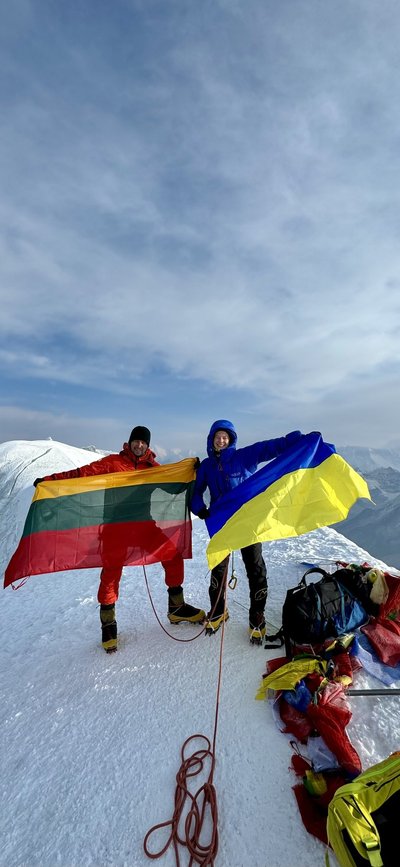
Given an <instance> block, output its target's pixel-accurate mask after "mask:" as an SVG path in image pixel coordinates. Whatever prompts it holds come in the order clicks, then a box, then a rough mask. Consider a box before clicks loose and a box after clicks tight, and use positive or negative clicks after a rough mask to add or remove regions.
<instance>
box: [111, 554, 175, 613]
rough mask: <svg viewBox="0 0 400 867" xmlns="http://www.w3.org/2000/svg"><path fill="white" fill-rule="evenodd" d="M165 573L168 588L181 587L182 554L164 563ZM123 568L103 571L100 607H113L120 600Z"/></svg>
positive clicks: (118, 567)
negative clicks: (119, 592)
mask: <svg viewBox="0 0 400 867" xmlns="http://www.w3.org/2000/svg"><path fill="white" fill-rule="evenodd" d="M162 565H163V567H164V572H165V583H166V585H167V587H180V586H181V584H183V578H184V567H183V558H182V556H181V554H176V555H175V557H173V558H172V560H166V561H165V562H163V563H162ZM122 569H123V567H122V566H117V567H114V568H109V569H102V570H101V574H100V584H99V590H98V593H97V600H98V602H100V605H113V603H114V602H116V601H117V599H118V591H119V582H120V580H121V575H122Z"/></svg>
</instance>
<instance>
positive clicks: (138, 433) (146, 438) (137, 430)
mask: <svg viewBox="0 0 400 867" xmlns="http://www.w3.org/2000/svg"><path fill="white" fill-rule="evenodd" d="M150 439H151V433H150V431H149V429H148V427H141V426H140V424H139V425H137V427H134V428H133V431H132V433H131V435H130V437H129V445H130V444H131V442H132V440H143V442H144V443H147V445H148V446H149V445H150Z"/></svg>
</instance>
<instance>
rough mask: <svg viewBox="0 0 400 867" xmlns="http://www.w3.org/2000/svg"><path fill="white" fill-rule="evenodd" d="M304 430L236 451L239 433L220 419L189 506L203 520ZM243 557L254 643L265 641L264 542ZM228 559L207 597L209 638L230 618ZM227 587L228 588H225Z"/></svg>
mask: <svg viewBox="0 0 400 867" xmlns="http://www.w3.org/2000/svg"><path fill="white" fill-rule="evenodd" d="M302 436H303V434H302V433H301V432H300V431H292V432H291V433H289V434H287V436H284V437H278V438H276V439H271V440H263V441H262V442H257V443H253V445H251V446H246V447H245V448H241V449H236V443H237V433H236V430H235V428H234V425H233V424H232V422H231V421H228V420H227V419H218V420H217V421H215V422H214V424H212V425H211V428H210V433H209V434H208V437H207V454H208V458H205V459H204V460H203V461H202V462H201V464H200V467H199V469H198V470H197V476H196V482H195V487H194V492H193V497H192V502H191V510H192V512H193V514H194V515H198V517H199V518H201V519H203V520H204V519H205V518H207V517H208V516H209V514H210V511H212V508H213V505H214V504H215V503H216V502H217V501H218V500H219V498H220V497H222V496H223V495H224V494H226V493H227V492H228V491H231V490H232V489H233V488H235V487H236V486H237V485H240V484H241V482H243V481H244V480H245V479H247V478H248V477H249V476H251V475H252V474H253V473H255V472H256V470H257V467H258V464H261V463H264V462H265V461H269V460H271V459H272V458H276V457H277V456H278V455H281V454H283V453H284V452H285V451H287V450H288V449H289V448H291V447H292V446H293V445H294V444H295V443H296V442H298V441H299V440H300V439H301V438H302ZM207 488H208V490H209V494H210V506H209V507H207V506H206V504H205V502H204V499H203V495H204V493H205V491H206V489H207ZM241 554H242V558H243V562H244V566H245V569H246V574H247V578H248V581H249V590H250V609H249V634H250V640H251V641H253V642H255V643H261V641H262V639H263V637H264V635H265V617H264V611H265V605H266V601H267V592H268V584H267V569H266V565H265V562H264V558H263V555H262V545H261V542H257V543H255V544H253V545H248V546H247V547H246V548H242V549H241ZM228 563H229V556H228V557H226V558H225V559H224V560H223V561H222V562H221V563H219V564H218V566H215V568H214V569H213V570H212V572H211V580H210V587H209V591H208V592H209V596H210V603H211V609H210V611H209V613H208V615H207V619H206V634H208V635H211V634H212V633H214V632H216V631H217V629H219V627H220V626H221V624H222V622H223V620H227V619H228V617H229V614H228V611H227V609H226V608H225V587H226V581H225V580H224V579H225V576H226V574H227V569H228ZM222 585H224V586H222Z"/></svg>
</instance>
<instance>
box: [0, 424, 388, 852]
mask: <svg viewBox="0 0 400 867" xmlns="http://www.w3.org/2000/svg"><path fill="white" fill-rule="evenodd" d="M93 459H94V458H93V453H92V452H88V451H86V450H81V449H76V448H73V447H71V446H68V445H65V444H63V443H55V442H52V441H48V440H40V441H34V442H24V441H18V442H11V443H3V444H2V445H1V446H0V514H1V523H0V526H1V537H2V545H1V561H2V567H3V571H4V568H5V565H6V563H7V562H8V560H9V558H10V557H11V554H12V553H13V551H14V549H15V547H16V545H17V544H18V540H19V535H20V532H21V529H22V525H23V521H24V517H25V515H26V512H27V510H28V507H29V503H30V500H31V497H32V495H33V488H32V481H33V479H34V478H36V477H37V476H41V475H44V474H47V473H50V472H54V471H58V470H63V469H69V468H71V467H72V466H78V465H79V464H84V463H87V462H88V461H90V460H93ZM206 544H207V533H206V529H205V526H204V523H203V522H201V521H195V522H194V525H193V559H192V560H189V561H186V563H185V573H186V578H185V595H186V598H187V599H188V601H190V602H192V603H194V604H199V605H201V606H202V607H204V608H206V607H208V592H207V590H208V574H207V565H206V559H205V548H206ZM264 555H265V559H266V562H267V564H268V575H269V597H268V604H267V615H268V619H269V620H270V622H271V623H272V624H274V625H276V626H278V625H279V624H280V615H281V607H282V602H283V600H284V597H285V593H286V589H287V588H288V587H292V586H294V585H295V584H296V583H297V582H298V580H299V579H300V577H301V575H302V573H303V572H304V571H305V568H306V566H305V563H306V562H307V563H309V562H314V563H316V562H318V563H320V564H321V565H324V566H326V567H328V568H330V567H333V565H334V561H335V560H336V559H343V560H347V561H352V562H357V561H358V562H362V561H364V560H365V559H369V560H370V562H373V563H376V564H377V565H383V564H382V563H381V561H377V560H374V559H372V558H370V557H369V555H368V552H366V551H365V550H362V549H360V548H358V547H357V546H356V545H355V544H353V543H351V542H349V541H348V540H347V539H345V538H344V537H343V536H341V535H340V534H339V533H337V532H336V531H335V530H333V529H330V528H326V529H322V530H317V531H315V532H313V533H309V534H307V535H306V536H302V537H299V538H298V539H290V540H285V541H279V542H272V543H269V544H266V545H264ZM235 569H236V572H237V575H238V584H237V587H236V589H235V590H234V591H231V590H230V591H229V595H228V606H229V611H230V619H229V622H228V623H227V626H226V632H225V640H224V650H223V675H222V691H221V699H220V712H219V724H218V734H217V744H216V771H215V778H214V783H215V787H216V791H217V798H218V810H219V823H218V828H219V837H220V844H219V853H218V856H217V860H216V867H218V865H219V867H227V865H229V867H248V865H249V864H268V867H287V865H288V864H296V865H297V867H320V865H321V864H322V863H323V861H324V849H323V846H322V845H321V844H320V843H319V842H318V841H317V840H316V839H314V838H313V837H311V836H310V835H309V834H308V833H307V831H306V830H305V828H304V826H303V824H302V820H301V818H300V814H299V812H298V809H297V804H296V801H295V798H294V795H293V792H292V789H291V787H292V785H293V784H294V782H295V780H294V777H293V774H292V772H291V771H290V770H289V764H290V757H291V749H290V746H289V744H288V741H287V739H286V738H285V736H284V735H282V734H281V733H280V732H279V731H278V730H277V728H276V725H275V722H274V719H273V714H272V709H271V706H270V704H269V703H267V702H266V703H264V702H257V701H255V694H256V691H257V688H258V686H259V683H260V680H261V677H262V674H263V673H264V671H265V665H266V660H267V659H268V658H270V657H272V656H274V655H281V653H282V651H277V652H274V651H265V650H264V649H262V648H259V647H253V646H251V645H250V644H249V642H248V637H247V615H248V587H247V581H246V578H245V573H244V569H243V564H242V561H241V558H240V555H236V554H235ZM146 577H147V580H148V584H149V588H150V593H151V596H152V599H153V602H154V605H155V608H156V610H157V612H158V613H159V617H160V620H161V622H162V623H163V625H164V626H165V628H166V629H167V632H168V633H170V635H171V637H170V636H169V635H168V634H166V633H165V632H163V631H162V629H161V628H160V625H159V624H158V622H157V620H156V618H155V616H154V613H153V610H152V607H151V605H150V601H149V597H148V593H147V589H146V583H145V577H144V574H143V570H142V569H141V568H139V567H136V568H125V570H124V576H123V579H122V582H121V594H120V599H119V602H118V603H117V618H118V626H119V634H120V646H119V649H118V652H117V653H116V654H115V655H113V656H112V657H109V656H107V655H106V654H105V653H104V651H103V650H102V647H101V642H100V627H99V614H98V605H97V600H96V594H97V585H98V570H96V569H93V570H89V569H86V570H81V571H76V572H61V573H57V574H53V575H38V576H35V577H32V578H31V579H29V580H28V581H27V583H26V584H25V585H24V586H23V587H21V588H20V589H19V590H18V592H13V590H12V588H11V587H8V588H7V590H3V596H2V615H3V616H2V624H3V638H2V666H1V670H2V686H3V688H2V701H1V709H2V717H3V719H2V727H1V731H2V741H1V755H0V760H1V765H2V786H3V788H2V795H3V797H2V810H1V813H0V835H1V839H2V850H1V854H0V863H1V864H4V865H7V867H22V865H24V867H54V865H55V864H58V865H60V867H128V865H129V867H145V865H146V864H148V863H150V862H149V861H148V859H147V858H146V856H145V854H144V851H143V838H144V836H145V834H146V832H147V830H148V829H149V828H150V826H152V825H153V824H155V823H157V822H161V821H163V820H167V819H169V818H170V817H171V816H172V812H173V799H174V793H175V774H176V773H177V770H178V768H179V765H180V761H181V759H180V750H181V747H182V744H183V742H184V741H185V739H186V738H187V737H189V736H190V735H193V734H195V733H202V734H205V735H207V736H208V737H212V732H213V725H214V715H215V697H216V684H217V676H218V659H219V647H220V634H218V635H217V636H213V637H211V638H208V637H205V636H204V635H201V634H200V627H193V626H190V625H181V626H179V627H176V628H175V629H174V628H173V627H171V626H170V625H169V624H168V622H167V619H166V616H165V615H166V607H167V594H166V588H165V585H164V577H163V570H162V568H161V566H159V565H156V566H152V567H150V568H148V569H146ZM197 634H199V637H198V639H197V640H190V639H193V638H194V636H196V635H197ZM174 638H175V639H176V638H179V639H182V640H183V642H184V641H185V640H186V643H182V642H177V641H176V640H173V639H174ZM357 678H358V680H357V685H358V686H364V685H366V684H368V683H371V678H370V676H369V675H367V674H366V673H365V672H361V673H360V674H359V675H358V676H357ZM374 685H376V683H375V682H374ZM352 707H353V719H352V722H351V724H350V726H349V728H348V733H349V735H350V737H351V739H352V742H353V744H354V746H355V747H356V749H357V751H358V753H359V755H360V757H361V760H362V763H363V766H364V767H365V768H366V767H369V766H370V765H371V764H373V763H374V762H376V761H380V760H381V759H383V758H385V757H386V756H387V755H388V754H389V753H390V752H392V751H393V750H395V749H398V748H399V744H400V722H399V714H398V699H396V698H394V697H393V698H382V699H381V698H364V697H361V698H357V699H354V700H353V703H352ZM167 835H168V830H166V832H165V835H164V836H163V838H162V839H163V841H165V839H166V836H167ZM154 842H155V841H154ZM158 842H160V845H161V840H159V841H158ZM330 857H331V865H332V867H337V865H336V861H335V858H334V857H333V856H330ZM159 863H160V865H162V867H173V865H175V857H174V854H173V852H172V851H171V850H168V852H167V854H166V855H165V856H164V857H163V858H162V859H161V860H160V861H159ZM184 863H186V859H185V857H183V858H182V865H183V864H184Z"/></svg>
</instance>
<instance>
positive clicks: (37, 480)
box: [33, 479, 44, 488]
mask: <svg viewBox="0 0 400 867" xmlns="http://www.w3.org/2000/svg"><path fill="white" fill-rule="evenodd" d="M43 481H44V479H35V481H34V483H33V487H34V488H36V485H40V482H43Z"/></svg>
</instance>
